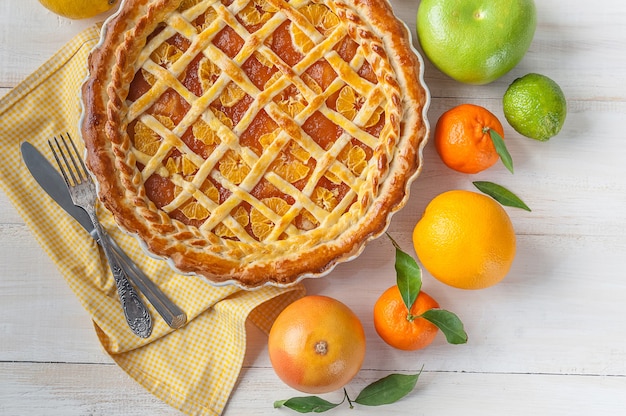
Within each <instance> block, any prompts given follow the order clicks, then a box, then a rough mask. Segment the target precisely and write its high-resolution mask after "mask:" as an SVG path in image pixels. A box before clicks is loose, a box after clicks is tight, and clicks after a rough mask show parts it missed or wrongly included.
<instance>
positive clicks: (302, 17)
mask: <svg viewBox="0 0 626 416" xmlns="http://www.w3.org/2000/svg"><path fill="white" fill-rule="evenodd" d="M422 70H423V69H422V63H421V59H420V58H419V57H418V55H417V54H416V52H415V50H414V49H413V48H412V45H411V41H410V36H409V34H408V31H407V30H406V27H405V26H404V25H403V24H402V23H401V22H400V21H398V20H397V19H396V17H395V16H394V15H393V12H392V10H391V7H390V6H389V4H388V3H387V2H386V0H368V1H362V0H292V1H290V2H285V1H283V0H221V1H220V0H183V1H181V0H152V1H150V0H127V1H125V2H124V3H123V4H122V6H121V8H120V10H119V11H118V13H117V14H116V15H115V16H113V17H112V18H111V19H109V20H108V21H107V23H106V24H105V26H104V28H103V38H102V41H101V42H100V44H99V45H98V46H97V47H96V48H95V49H94V51H93V52H92V54H91V56H90V60H89V78H88V80H87V81H86V83H85V84H84V87H83V106H84V114H83V118H82V125H81V130H82V136H83V139H84V141H85V145H86V148H87V162H88V166H89V168H90V170H91V172H92V173H93V175H94V176H95V178H96V180H97V182H98V184H99V193H100V199H101V200H102V201H103V203H104V204H105V206H106V207H107V208H108V209H109V210H110V211H111V212H112V214H113V216H114V217H115V219H116V221H117V222H118V224H119V225H120V226H121V227H122V228H123V229H124V230H126V231H128V232H130V233H133V234H135V235H136V236H137V237H138V238H139V240H140V241H142V242H143V244H144V246H145V247H146V248H147V250H148V251H149V252H150V253H151V254H153V255H155V256H158V257H161V258H164V259H167V260H168V261H169V262H170V264H171V265H172V266H173V267H174V268H175V269H176V270H177V271H179V272H182V273H189V274H196V275H202V276H205V277H206V278H207V279H209V280H210V281H211V282H213V283H226V282H233V283H236V284H238V285H240V286H242V287H245V288H253V287H258V286H261V285H264V284H275V285H289V284H291V283H294V282H296V281H299V280H300V279H301V278H302V277H312V276H321V275H323V274H325V273H326V272H328V271H329V270H330V269H331V268H332V267H333V266H334V265H335V264H336V263H337V262H340V261H344V260H347V259H351V258H353V257H354V256H355V255H357V254H358V253H360V252H361V251H362V249H363V245H364V244H365V242H367V241H368V240H370V239H372V238H374V237H376V236H379V235H380V234H381V233H382V232H384V230H385V229H386V227H387V226H388V223H389V220H390V217H391V214H392V213H394V212H395V211H397V210H398V209H399V208H400V207H402V206H403V205H404V204H405V202H406V200H407V198H408V189H409V186H410V183H411V182H412V180H413V179H414V178H415V177H416V176H417V174H418V172H419V170H420V168H421V166H420V165H421V151H422V147H423V145H424V143H425V140H426V137H427V135H428V124H427V122H426V120H425V113H426V107H427V106H428V100H429V98H428V92H427V90H426V88H425V87H424V85H423V81H422V78H421V74H422Z"/></svg>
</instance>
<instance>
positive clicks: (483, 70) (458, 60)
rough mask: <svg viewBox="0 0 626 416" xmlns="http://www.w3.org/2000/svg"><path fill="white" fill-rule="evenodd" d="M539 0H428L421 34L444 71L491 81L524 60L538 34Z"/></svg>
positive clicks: (419, 17) (420, 17)
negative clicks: (536, 5) (536, 1)
mask: <svg viewBox="0 0 626 416" xmlns="http://www.w3.org/2000/svg"><path fill="white" fill-rule="evenodd" d="M536 26H537V10H536V8H535V3H534V1H533V0H422V1H421V2H420V5H419V8H418V10H417V36H418V39H419V42H420V45H421V47H422V50H423V51H424V54H425V55H426V56H427V57H428V59H429V60H430V61H431V62H432V63H433V65H435V66H436V67H437V68H438V69H439V70H440V71H441V72H443V73H444V74H446V75H448V76H450V77H451V78H454V79H456V80H457V81H460V82H464V83H468V84H487V83H489V82H492V81H494V80H496V79H498V78H499V77H501V76H502V75H504V74H506V73H507V72H509V71H510V70H511V69H512V68H513V67H514V66H515V65H517V64H518V63H519V61H521V60H522V58H523V57H524V55H525V54H526V51H527V50H528V48H529V46H530V43H531V42H532V40H533V36H534V34H535V28H536Z"/></svg>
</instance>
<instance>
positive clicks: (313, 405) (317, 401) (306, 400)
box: [274, 396, 341, 413]
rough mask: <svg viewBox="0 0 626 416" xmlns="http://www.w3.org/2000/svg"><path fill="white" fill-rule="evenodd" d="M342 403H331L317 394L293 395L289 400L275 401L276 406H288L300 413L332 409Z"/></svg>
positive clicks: (276, 407)
mask: <svg viewBox="0 0 626 416" xmlns="http://www.w3.org/2000/svg"><path fill="white" fill-rule="evenodd" d="M340 404H341V403H337V404H335V403H331V402H329V401H327V400H324V399H322V398H319V397H317V396H304V397H292V398H291V399H287V400H277V401H275V402H274V408H275V409H278V408H279V407H283V406H284V407H288V408H289V409H291V410H295V411H296V412H299V413H322V412H325V411H327V410H330V409H334V408H335V407H337V406H339V405H340Z"/></svg>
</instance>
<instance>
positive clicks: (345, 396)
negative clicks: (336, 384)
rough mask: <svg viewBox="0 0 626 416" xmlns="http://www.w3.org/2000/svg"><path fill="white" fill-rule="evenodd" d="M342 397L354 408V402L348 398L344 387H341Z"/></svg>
mask: <svg viewBox="0 0 626 416" xmlns="http://www.w3.org/2000/svg"><path fill="white" fill-rule="evenodd" d="M343 398H344V399H345V400H347V401H348V405H349V406H350V409H354V404H353V403H352V400H350V396H348V391H347V390H346V388H345V387H344V388H343Z"/></svg>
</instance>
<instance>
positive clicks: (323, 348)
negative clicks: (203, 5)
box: [315, 340, 328, 355]
mask: <svg viewBox="0 0 626 416" xmlns="http://www.w3.org/2000/svg"><path fill="white" fill-rule="evenodd" d="M327 352H328V343H327V342H326V341H324V340H322V341H317V343H316V344H315V353H316V354H319V355H326V353H327Z"/></svg>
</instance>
